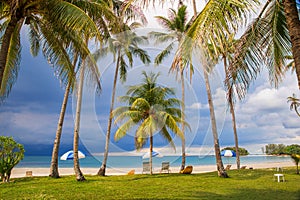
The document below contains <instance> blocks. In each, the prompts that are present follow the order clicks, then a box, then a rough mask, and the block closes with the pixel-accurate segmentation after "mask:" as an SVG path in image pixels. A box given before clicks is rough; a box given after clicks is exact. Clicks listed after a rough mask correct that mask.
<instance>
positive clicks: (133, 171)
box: [127, 169, 135, 175]
mask: <svg viewBox="0 0 300 200" xmlns="http://www.w3.org/2000/svg"><path fill="white" fill-rule="evenodd" d="M134 173H135V170H134V169H133V170H130V171H129V172H128V173H127V175H134Z"/></svg>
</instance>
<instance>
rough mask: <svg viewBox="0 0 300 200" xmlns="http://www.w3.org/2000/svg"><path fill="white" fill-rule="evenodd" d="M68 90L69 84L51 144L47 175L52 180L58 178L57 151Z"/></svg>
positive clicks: (69, 84)
mask: <svg viewBox="0 0 300 200" xmlns="http://www.w3.org/2000/svg"><path fill="white" fill-rule="evenodd" d="M70 89H71V82H69V83H68V85H67V88H66V90H65V94H64V99H63V103H62V106H61V110H60V115H59V120H58V124H57V129H56V134H55V140H54V144H53V150H52V159H51V166H50V174H49V176H50V177H52V178H59V172H58V151H59V146H60V138H61V132H62V127H63V124H64V118H65V112H66V108H67V103H68V99H69V93H70Z"/></svg>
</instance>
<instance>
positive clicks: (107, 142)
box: [97, 50, 120, 176]
mask: <svg viewBox="0 0 300 200" xmlns="http://www.w3.org/2000/svg"><path fill="white" fill-rule="evenodd" d="M119 67H120V50H119V51H118V59H117V64H116V69H115V76H114V84H113V90H112V96H111V102H110V110H109V119H108V124H107V132H106V140H105V152H104V157H103V161H102V165H101V168H100V169H99V171H98V173H97V175H99V176H105V170H106V163H107V158H108V150H109V142H110V132H111V125H112V119H113V115H112V114H113V109H114V104H115V95H116V87H117V80H118V73H119Z"/></svg>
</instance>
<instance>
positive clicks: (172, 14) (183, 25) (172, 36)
mask: <svg viewBox="0 0 300 200" xmlns="http://www.w3.org/2000/svg"><path fill="white" fill-rule="evenodd" d="M186 9H187V7H186V6H185V5H180V7H179V8H178V11H177V12H176V11H175V10H174V9H169V14H168V15H169V16H168V18H166V17H163V16H156V18H157V19H158V22H159V24H160V25H161V26H163V27H164V28H165V29H166V30H168V32H167V33H163V32H154V31H153V32H150V33H149V35H150V37H154V38H155V39H156V43H163V42H168V46H167V47H166V48H165V49H164V50H162V51H161V52H160V53H159V54H158V55H157V56H156V58H155V61H154V62H155V64H156V65H159V64H161V62H162V61H163V59H164V58H165V57H166V56H168V55H169V54H170V52H171V51H172V49H174V46H175V44H177V45H178V44H179V43H180V42H181V40H182V39H183V38H184V34H185V32H186V31H187V29H188V27H189V24H188V19H187V11H186ZM182 59H183V57H182V56H180V53H179V60H180V63H178V65H172V66H171V69H170V70H172V71H175V70H176V71H177V72H178V73H179V74H180V81H181V101H182V112H183V113H185V89H184V70H185V68H186V66H184V65H186V64H187V63H184V62H182ZM190 67H191V69H190V71H191V72H192V71H193V69H192V65H190ZM182 121H185V119H184V115H182ZM181 131H182V133H183V134H184V135H185V127H184V123H183V124H182V125H181ZM185 161H186V156H185V138H183V139H182V162H181V169H180V170H183V169H184V167H185Z"/></svg>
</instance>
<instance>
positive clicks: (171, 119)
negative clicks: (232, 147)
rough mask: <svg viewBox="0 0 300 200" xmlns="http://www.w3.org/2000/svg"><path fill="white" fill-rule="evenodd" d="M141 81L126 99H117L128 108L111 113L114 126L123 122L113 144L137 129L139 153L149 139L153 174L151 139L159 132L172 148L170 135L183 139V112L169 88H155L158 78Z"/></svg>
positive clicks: (152, 75)
mask: <svg viewBox="0 0 300 200" xmlns="http://www.w3.org/2000/svg"><path fill="white" fill-rule="evenodd" d="M143 76H144V80H143V83H142V84H139V85H135V86H131V87H129V89H128V91H127V96H123V97H121V98H120V100H121V101H123V102H126V103H127V104H128V106H123V107H119V108H117V109H115V110H114V111H113V116H114V117H116V119H115V123H116V122H120V121H122V120H125V122H124V123H123V124H122V125H121V126H120V127H119V128H118V130H117V131H116V133H115V140H119V139H120V138H122V137H124V136H125V135H126V134H127V133H128V131H129V130H130V129H132V128H133V127H136V126H137V129H136V131H135V144H136V148H137V149H140V148H141V147H142V146H144V145H145V143H146V141H147V139H148V138H149V139H150V149H149V150H150V152H149V153H150V159H149V161H150V174H152V152H153V135H154V134H155V133H157V132H159V133H160V134H161V135H162V136H163V137H164V138H165V139H166V140H167V141H168V142H169V143H170V145H171V146H172V147H174V148H175V145H174V143H173V142H172V137H171V135H170V131H172V132H173V133H174V134H176V135H178V136H180V137H181V138H183V137H184V135H183V133H182V131H181V130H180V128H179V127H178V123H182V118H181V115H183V113H182V111H181V110H180V109H179V108H178V106H180V104H181V102H180V100H178V99H176V98H171V97H170V96H171V95H172V96H173V95H174V91H173V90H172V89H170V88H168V87H162V86H159V85H157V83H156V81H157V78H158V76H159V74H154V73H150V74H149V75H148V74H146V72H145V71H144V72H143ZM186 125H188V124H186Z"/></svg>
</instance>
